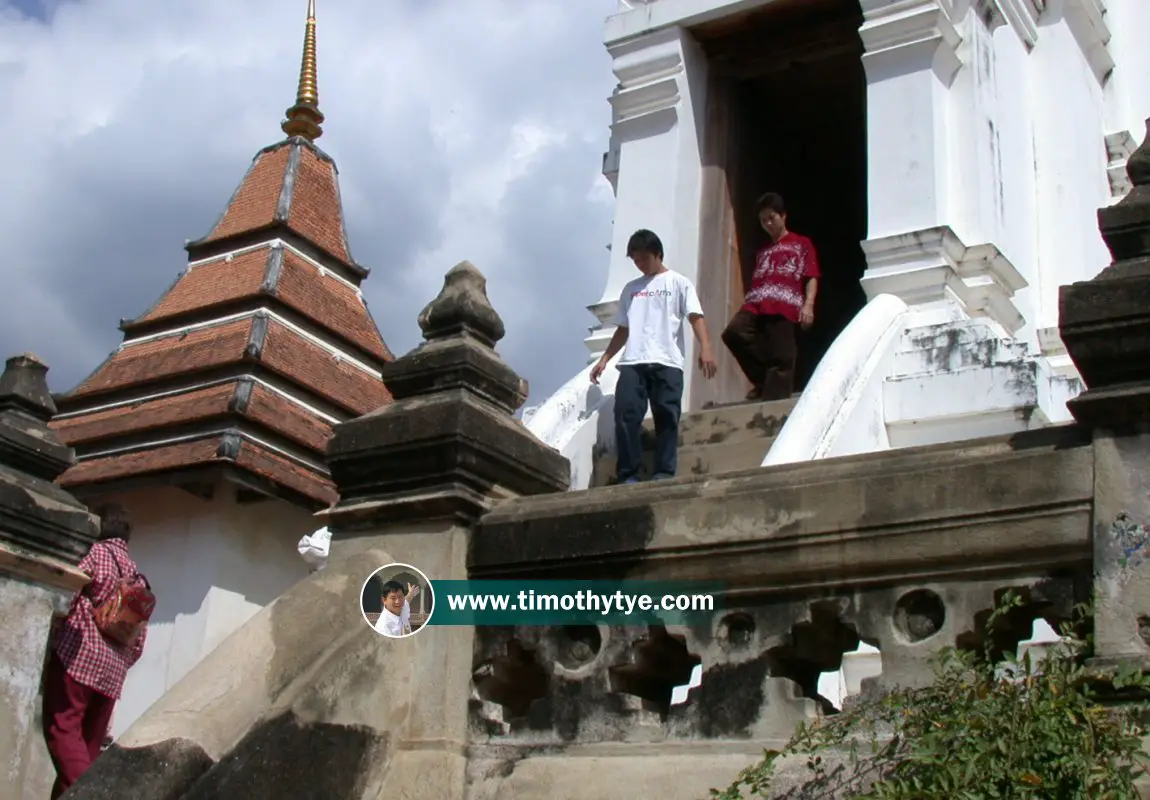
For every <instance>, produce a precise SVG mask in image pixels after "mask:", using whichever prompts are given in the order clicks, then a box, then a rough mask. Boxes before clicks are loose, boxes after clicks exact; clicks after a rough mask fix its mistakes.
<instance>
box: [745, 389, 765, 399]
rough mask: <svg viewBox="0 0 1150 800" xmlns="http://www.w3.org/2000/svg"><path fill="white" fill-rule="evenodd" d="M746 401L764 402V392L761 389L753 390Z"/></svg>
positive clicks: (748, 393)
mask: <svg viewBox="0 0 1150 800" xmlns="http://www.w3.org/2000/svg"><path fill="white" fill-rule="evenodd" d="M746 399H747V400H762V399H763V391H762V390H761V389H751V391H749V392H747V397H746Z"/></svg>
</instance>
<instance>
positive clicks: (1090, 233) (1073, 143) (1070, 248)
mask: <svg viewBox="0 0 1150 800" xmlns="http://www.w3.org/2000/svg"><path fill="white" fill-rule="evenodd" d="M1064 5H1065V3H1061V2H1060V3H1058V4H1057V6H1064ZM1059 11H1060V8H1058V7H1056V4H1052V7H1051V8H1050V10H1049V12H1048V14H1047V16H1046V18H1045V19H1044V22H1045V24H1043V25H1042V26H1041V30H1040V34H1039V40H1038V44H1037V45H1036V46H1035V48H1034V50H1033V52H1032V53H1031V54H1030V58H1029V67H1030V94H1031V96H1032V98H1033V114H1034V115H1033V118H1032V119H1031V130H1032V132H1033V136H1034V142H1035V154H1034V155H1035V172H1036V186H1035V192H1036V197H1037V207H1038V252H1039V266H1040V270H1041V279H1040V284H1039V285H1038V286H1036V291H1037V294H1038V298H1037V306H1038V308H1037V312H1038V320H1037V324H1038V326H1039V327H1046V326H1057V325H1058V287H1059V286H1060V285H1064V284H1068V283H1074V282H1075V281H1080V280H1088V279H1090V278H1092V277H1094V276H1095V275H1096V274H1098V272H1100V271H1101V270H1102V269H1103V268H1104V267H1105V266H1106V265H1107V264H1109V263H1110V258H1109V254H1108V252H1107V250H1106V247H1105V245H1104V244H1103V242H1102V237H1101V235H1100V234H1099V232H1098V224H1097V211H1098V209H1099V208H1100V207H1102V206H1105V205H1107V204H1108V203H1109V200H1110V190H1109V183H1108V181H1107V178H1106V164H1107V159H1106V149H1105V145H1104V137H1105V135H1106V133H1107V131H1106V130H1105V118H1106V109H1105V104H1104V102H1103V96H1102V88H1101V86H1100V85H1099V83H1098V80H1097V79H1096V78H1095V77H1094V74H1093V73H1092V71H1091V69H1090V66H1089V64H1088V62H1087V60H1086V58H1085V56H1084V55H1083V52H1082V48H1081V47H1080V46H1079V44H1078V41H1077V40H1076V39H1075V37H1074V34H1073V33H1072V32H1071V30H1070V28H1069V27H1068V26H1067V25H1066V23H1065V21H1064V20H1063V19H1062V18H1061V15H1060V14H1059Z"/></svg>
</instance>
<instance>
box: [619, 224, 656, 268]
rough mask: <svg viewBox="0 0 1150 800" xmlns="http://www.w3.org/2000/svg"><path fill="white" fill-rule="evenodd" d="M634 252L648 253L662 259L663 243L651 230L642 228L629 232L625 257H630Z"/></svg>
mask: <svg viewBox="0 0 1150 800" xmlns="http://www.w3.org/2000/svg"><path fill="white" fill-rule="evenodd" d="M636 253H650V254H651V255H653V256H655V258H658V259H660V260H662V258H663V243H662V242H661V241H659V237H658V236H656V235H655V234H654V233H652V232H651V231H649V230H647V229H646V228H643V229H642V230H637V231H635V232H634V233H632V234H631V238H630V240H629V241H628V242H627V258H632V257H633V256H634V255H635V254H636Z"/></svg>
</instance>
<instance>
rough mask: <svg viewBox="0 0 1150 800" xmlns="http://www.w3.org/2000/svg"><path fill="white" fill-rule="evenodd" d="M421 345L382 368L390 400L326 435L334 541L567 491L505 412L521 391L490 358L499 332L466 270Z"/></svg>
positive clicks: (432, 308) (563, 466) (458, 272)
mask: <svg viewBox="0 0 1150 800" xmlns="http://www.w3.org/2000/svg"><path fill="white" fill-rule="evenodd" d="M419 326H420V328H421V329H422V330H423V336H424V342H423V343H422V344H420V345H419V346H418V347H416V348H415V349H414V350H412V351H411V352H410V353H407V354H406V355H404V356H402V357H401V358H398V359H396V360H395V361H392V362H390V363H388V364H386V365H384V368H383V373H382V374H383V382H384V383H385V384H386V385H387V388H388V391H390V392H391V395H392V397H393V398H394V402H393V403H391V404H389V405H386V406H384V407H382V408H380V409H377V410H376V411H373V412H371V413H370V414H367V415H365V416H363V417H360V418H359V419H354V420H351V421H349V422H346V423H344V424H342V425H338V426H336V428H335V434H334V436H333V437H332V439H331V441H330V443H329V444H328V464H329V466H330V467H331V474H332V478H333V480H334V481H335V483H336V485H337V487H338V489H339V493H340V502H339V503H338V504H337V505H336V506H335V507H334V508H332V509H331V510H330V511H329V512H328V517H329V519H331V520H332V525H333V526H334V528H336V529H339V530H341V531H346V530H349V529H354V528H357V527H369V526H370V525H371V524H373V520H374V519H376V518H377V515H379V514H381V513H383V512H382V511H381V509H384V508H386V509H387V511H386V514H387V519H389V520H390V521H391V522H395V521H396V519H403V518H409V519H412V520H417V519H418V520H426V519H432V518H442V517H444V516H447V517H452V518H455V519H458V520H461V521H464V522H472V521H474V520H475V519H476V518H477V517H478V516H479V515H480V514H482V513H483V511H484V510H486V509H487V508H488V507H489V505H490V504H491V503H492V502H494V501H495V500H496V499H497V498H500V497H507V496H513V495H527V494H545V493H549V492H558V491H564V490H566V489H567V487H568V485H569V482H570V474H571V473H570V464H569V463H568V461H567V459H566V458H564V457H563V456H562V455H560V454H559V453H558V452H556V451H555V450H553V449H552V448H550V447H547V446H546V445H544V444H543V443H542V442H541V441H539V440H538V439H537V438H535V436H534V435H532V434H531V433H530V432H529V431H528V430H527V429H526V428H525V427H524V426H523V425H521V424H519V423H518V422H517V421H516V420H515V419H514V418H513V416H512V415H513V414H514V413H515V411H516V409H518V408H519V407H520V406H522V405H523V403H524V401H525V400H526V399H527V382H526V381H525V380H523V379H522V378H521V377H519V375H517V374H516V373H515V370H513V369H512V368H511V367H510V366H509V365H508V364H507V363H506V362H505V361H504V360H503V359H502V358H500V357H499V354H498V353H496V352H495V343H496V342H498V341H499V340H500V339H502V338H503V335H504V333H505V331H504V327H503V320H501V319H500V318H499V314H497V313H496V312H495V309H494V308H492V306H491V302H490V301H489V300H488V298H487V280H486V279H485V278H484V276H483V274H482V273H481V272H480V271H479V270H478V269H476V268H475V267H474V266H473V265H472V264H470V263H468V262H466V261H464V262H462V263H460V264H457V265H456V266H455V267H453V268H452V269H451V270H450V271H449V272H448V273H447V275H446V277H445V278H444V281H443V289H442V290H441V291H440V292H439V295H438V296H437V297H436V298H435V299H434V300H432V301H431V302H430V303H429V304H428V305H427V307H426V308H424V309H423V311H422V313H420V315H419Z"/></svg>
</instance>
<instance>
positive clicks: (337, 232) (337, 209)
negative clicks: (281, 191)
mask: <svg viewBox="0 0 1150 800" xmlns="http://www.w3.org/2000/svg"><path fill="white" fill-rule="evenodd" d="M336 180H337V178H336V173H335V165H333V164H332V163H331V162H330V161H327V160H325V159H323V158H320V156H319V155H318V154H317V153H316V152H315V151H314V150H313V149H312V148H310V147H301V148H300V161H299V169H298V171H297V173H296V179H295V184H294V186H293V188H292V199H291V207H290V209H289V211H288V220H287V221H288V225H289V226H290V227H291V228H292V229H294V230H296V231H298V232H299V233H300V234H301V235H302V236H304V237H305V238H307V239H310V240H311V241H313V242H315V243H316V244H318V245H319V246H320V247H322V248H323V249H324V250H327V251H328V252H329V253H331V254H332V255H333V256H335V257H336V258H338V259H341V260H342V261H347V262H350V261H351V254H350V253H348V252H347V243H346V237H345V235H344V223H343V208H342V206H341V204H340V199H339V189H338V187H337V184H336Z"/></svg>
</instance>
